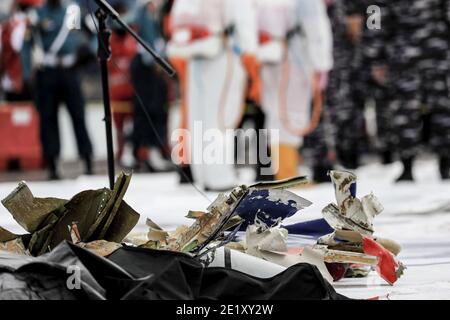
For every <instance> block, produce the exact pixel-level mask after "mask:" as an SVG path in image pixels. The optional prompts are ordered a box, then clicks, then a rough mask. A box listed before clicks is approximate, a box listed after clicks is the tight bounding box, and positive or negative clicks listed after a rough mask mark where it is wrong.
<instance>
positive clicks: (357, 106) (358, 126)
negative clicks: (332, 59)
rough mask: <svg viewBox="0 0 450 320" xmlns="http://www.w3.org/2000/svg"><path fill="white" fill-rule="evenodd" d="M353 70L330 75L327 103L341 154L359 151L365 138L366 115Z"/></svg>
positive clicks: (341, 70) (337, 147) (337, 70)
mask: <svg viewBox="0 0 450 320" xmlns="http://www.w3.org/2000/svg"><path fill="white" fill-rule="evenodd" d="M353 79H354V75H353V72H352V70H351V69H350V68H349V67H347V68H346V69H336V70H335V71H333V72H332V73H331V75H330V84H329V88H328V91H327V102H328V105H329V107H330V117H331V119H332V122H333V124H334V126H335V143H336V150H337V152H338V155H339V154H346V153H354V152H358V151H359V146H360V142H361V141H362V139H363V137H364V113H363V106H362V105H361V102H360V100H359V99H358V98H359V95H358V93H357V91H356V90H355V87H354V86H353Z"/></svg>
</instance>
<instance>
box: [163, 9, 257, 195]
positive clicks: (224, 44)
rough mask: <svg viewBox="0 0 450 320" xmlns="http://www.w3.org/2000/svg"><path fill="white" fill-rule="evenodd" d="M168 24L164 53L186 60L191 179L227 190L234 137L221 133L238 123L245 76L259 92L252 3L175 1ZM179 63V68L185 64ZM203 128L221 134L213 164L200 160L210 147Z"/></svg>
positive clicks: (230, 183)
mask: <svg viewBox="0 0 450 320" xmlns="http://www.w3.org/2000/svg"><path fill="white" fill-rule="evenodd" d="M171 25H172V27H171V28H172V38H171V41H170V42H169V46H168V55H169V57H170V58H171V61H174V59H177V60H178V61H181V62H183V60H184V61H187V62H186V63H185V64H184V68H185V70H186V76H185V77H186V81H185V82H184V83H185V84H184V88H185V90H186V95H187V98H186V100H187V103H186V105H187V119H188V120H187V125H186V127H187V128H188V130H189V132H190V135H191V136H192V143H191V144H190V145H189V158H190V163H191V169H192V174H193V178H194V180H195V181H196V183H198V184H199V185H201V186H202V187H203V188H204V189H205V190H210V191H222V190H228V189H230V188H232V187H234V186H235V185H236V178H237V177H236V172H235V168H234V165H233V162H234V161H233V159H234V137H233V136H230V135H226V134H225V133H226V129H231V130H233V129H235V128H236V127H237V125H238V124H239V123H240V120H241V114H242V106H243V104H244V101H243V100H244V94H245V91H246V83H247V82H246V79H247V77H248V78H249V79H250V95H251V96H252V97H253V98H254V99H255V100H257V101H259V94H260V80H259V66H258V61H257V58H256V49H257V30H256V28H257V27H256V17H255V10H254V8H253V2H252V1H251V0H175V3H174V7H173V9H172V16H171ZM180 65H181V67H183V63H181V64H180ZM199 125H200V126H201V129H202V132H195V131H194V127H195V126H199ZM206 130H215V131H214V132H219V133H220V134H221V137H223V143H222V144H221V145H220V146H218V145H214V147H219V148H221V152H220V153H221V154H223V155H226V157H227V159H222V161H218V162H214V163H205V162H204V159H203V157H202V158H201V159H198V156H199V155H200V156H203V153H204V152H205V151H206V147H209V146H208V145H207V143H203V138H204V137H203V133H204V132H205V131H206ZM217 130H218V131H217ZM229 160H231V161H229Z"/></svg>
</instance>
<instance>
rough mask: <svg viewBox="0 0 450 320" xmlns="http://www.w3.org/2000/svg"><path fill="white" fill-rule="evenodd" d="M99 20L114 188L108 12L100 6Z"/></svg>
mask: <svg viewBox="0 0 450 320" xmlns="http://www.w3.org/2000/svg"><path fill="white" fill-rule="evenodd" d="M95 15H96V17H97V19H98V21H99V32H98V58H99V60H100V69H101V73H102V90H103V107H104V111H105V118H104V121H105V128H106V148H107V152H108V177H109V187H110V189H111V190H112V189H113V188H114V180H115V165H114V147H113V136H112V121H111V100H110V97H109V80H108V60H109V59H110V58H111V48H110V39H111V30H109V29H108V27H107V25H106V20H107V19H108V14H107V13H105V12H104V11H103V9H102V8H100V9H98V10H97V12H96V13H95Z"/></svg>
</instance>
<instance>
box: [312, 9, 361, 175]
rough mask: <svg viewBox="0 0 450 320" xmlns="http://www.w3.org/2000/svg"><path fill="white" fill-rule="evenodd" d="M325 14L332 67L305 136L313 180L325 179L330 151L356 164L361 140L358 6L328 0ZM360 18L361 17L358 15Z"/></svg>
mask: <svg viewBox="0 0 450 320" xmlns="http://www.w3.org/2000/svg"><path fill="white" fill-rule="evenodd" d="M326 3H327V5H328V15H329V18H330V20H331V25H332V31H333V59H334V62H335V63H334V67H333V70H332V71H331V72H330V74H329V78H328V86H327V89H326V92H325V96H326V97H325V106H324V107H325V108H324V112H323V116H322V119H321V122H320V124H319V126H318V127H317V129H316V130H315V131H314V132H313V133H312V134H310V135H309V136H308V137H307V139H306V142H305V144H306V146H307V147H308V148H309V149H310V151H311V158H312V160H313V166H312V171H313V180H314V181H315V182H327V181H329V178H328V176H327V171H328V170H329V169H331V167H332V162H333V161H334V159H333V157H334V156H333V154H334V152H333V151H334V150H333V149H335V151H336V153H337V157H338V160H339V162H340V163H341V164H342V165H343V166H345V167H347V168H350V169H351V168H356V167H358V163H359V152H360V149H361V148H360V147H361V143H360V142H361V141H362V140H363V138H364V117H363V103H361V100H362V99H361V98H360V97H361V96H362V94H361V93H363V92H364V91H365V90H364V88H363V87H361V86H356V85H355V83H361V81H356V79H358V78H359V77H360V76H361V74H362V72H360V71H359V70H360V69H361V62H362V61H361V54H360V53H361V51H360V50H359V46H360V44H359V42H360V40H359V37H360V36H359V35H358V34H357V33H358V32H357V29H358V26H357V21H356V24H355V18H356V16H357V14H358V15H360V16H362V14H360V13H361V12H363V11H362V5H361V4H360V3H359V2H357V3H355V1H351V0H329V1H326ZM361 20H362V17H361Z"/></svg>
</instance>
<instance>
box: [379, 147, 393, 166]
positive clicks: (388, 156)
mask: <svg viewBox="0 0 450 320" xmlns="http://www.w3.org/2000/svg"><path fill="white" fill-rule="evenodd" d="M392 159H393V157H392V152H391V151H389V150H387V151H383V152H381V161H382V163H383V164H391V163H392V162H393V160H392Z"/></svg>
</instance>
